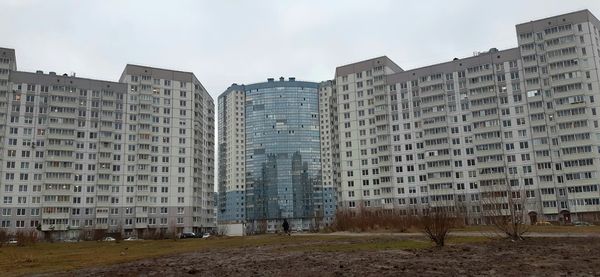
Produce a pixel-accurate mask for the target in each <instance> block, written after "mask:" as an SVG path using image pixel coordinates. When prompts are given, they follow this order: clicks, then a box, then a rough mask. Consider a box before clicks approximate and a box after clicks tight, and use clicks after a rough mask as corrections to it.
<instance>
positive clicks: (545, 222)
mask: <svg viewBox="0 0 600 277" xmlns="http://www.w3.org/2000/svg"><path fill="white" fill-rule="evenodd" d="M535 225H536V226H551V225H552V223H550V222H548V221H538V222H536V223H535Z"/></svg>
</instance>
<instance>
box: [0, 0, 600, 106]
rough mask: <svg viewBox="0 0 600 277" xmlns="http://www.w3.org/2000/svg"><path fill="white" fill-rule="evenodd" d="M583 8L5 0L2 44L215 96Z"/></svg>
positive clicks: (427, 59)
mask: <svg viewBox="0 0 600 277" xmlns="http://www.w3.org/2000/svg"><path fill="white" fill-rule="evenodd" d="M488 3H490V4H488ZM491 3H494V4H493V5H492V4H491ZM586 8H587V9H589V10H590V11H591V12H592V13H595V14H596V15H597V16H599V17H600V1H597V0H596V1H592V0H590V1H583V0H568V1H567V0H536V1H525V0H502V1H494V2H491V1H466V0H453V1H446V0H439V1H430V0H420V1H411V2H408V1H392V0H390V1H377V0H370V1H366V0H365V1H354V0H344V1H341V0H340V1H324V0H321V1H260V0H259V1H148V0H144V1H141V0H140V1H121V0H115V1H112V0H111V1H61V0H57V1H33V0H0V46H2V47H9V48H15V49H16V51H17V66H18V69H19V70H23V71H35V70H38V69H40V70H44V71H56V72H57V73H70V72H76V73H77V76H81V77H89V78H98V79H105V80H115V81H116V80H117V79H118V77H119V76H120V74H121V72H122V70H123V68H124V66H125V64H127V63H135V64H142V65H150V66H156V67H164V68H169V69H177V70H184V71H192V72H194V73H195V74H196V76H197V77H198V79H200V81H201V82H202V83H203V84H204V86H205V87H206V88H207V89H208V90H209V92H210V93H211V94H212V95H213V97H214V98H215V99H216V97H217V96H218V95H219V94H220V93H221V92H223V91H224V90H225V89H226V88H227V87H228V86H229V85H230V84H231V83H254V82H261V81H264V80H266V78H268V77H279V76H285V77H289V76H295V77H297V78H298V79H301V80H308V81H321V80H326V79H330V78H332V77H333V74H334V70H335V67H336V66H339V65H344V64H348V63H352V62H355V61H360V60H363V59H368V58H372V57H375V56H380V55H387V56H388V57H390V58H391V59H392V60H394V61H395V62H396V63H398V65H400V66H401V67H402V68H404V69H411V68H415V67H420V66H425V65H429V64H432V63H438V62H444V61H448V60H451V59H452V58H454V57H466V56H470V55H472V53H473V51H484V50H488V49H489V48H491V47H496V48H499V49H504V48H510V47H514V46H516V36H515V27H514V26H515V25H516V24H518V23H522V22H526V21H530V20H534V19H539V18H543V17H548V16H552V15H557V14H561V13H566V12H571V11H575V10H580V9H586Z"/></svg>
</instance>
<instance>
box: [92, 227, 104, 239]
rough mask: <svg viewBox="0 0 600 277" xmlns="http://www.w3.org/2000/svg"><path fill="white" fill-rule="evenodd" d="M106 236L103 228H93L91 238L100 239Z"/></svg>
mask: <svg viewBox="0 0 600 277" xmlns="http://www.w3.org/2000/svg"><path fill="white" fill-rule="evenodd" d="M105 236H106V230H105V229H94V231H93V235H92V239H93V240H95V241H101V240H103V239H104V237H105Z"/></svg>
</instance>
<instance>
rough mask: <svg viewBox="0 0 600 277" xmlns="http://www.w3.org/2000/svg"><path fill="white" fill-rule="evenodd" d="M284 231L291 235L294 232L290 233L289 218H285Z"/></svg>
mask: <svg viewBox="0 0 600 277" xmlns="http://www.w3.org/2000/svg"><path fill="white" fill-rule="evenodd" d="M282 226H283V232H284V234H287V235H288V236H291V235H292V234H291V233H290V224H289V223H288V222H287V219H283V224H282Z"/></svg>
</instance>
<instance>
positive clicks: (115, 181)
mask: <svg viewBox="0 0 600 277" xmlns="http://www.w3.org/2000/svg"><path fill="white" fill-rule="evenodd" d="M5 94H6V95H5V98H6V99H7V104H6V105H3V106H2V115H3V117H2V118H3V120H5V121H4V122H3V124H2V127H3V129H2V130H4V132H3V136H4V141H3V145H4V148H3V149H2V155H1V156H2V157H3V161H2V169H1V174H0V175H1V178H0V195H1V196H2V197H0V198H1V199H2V202H1V203H0V210H1V212H2V214H0V224H1V225H0V228H5V229H6V230H8V231H9V232H14V231H18V230H27V229H37V230H40V231H42V232H43V233H44V235H45V236H46V237H53V238H70V237H75V236H78V235H79V234H80V232H81V231H88V232H92V231H93V230H95V229H103V230H106V231H107V232H123V233H125V234H132V235H138V236H142V235H144V234H148V233H153V232H160V231H163V232H167V231H174V232H181V231H198V232H200V231H208V230H212V229H213V228H214V227H215V215H214V212H213V205H214V203H213V202H214V199H213V193H214V192H213V191H214V184H213V179H214V173H213V171H214V166H213V161H214V160H213V159H214V158H213V156H214V103H213V100H212V98H211V97H210V95H209V94H208V93H207V92H206V90H205V89H204V88H203V87H202V85H201V84H200V82H199V81H198V80H197V79H196V77H195V76H194V75H193V74H192V73H189V72H179V71H171V70H164V69H157V68H151V67H144V66H135V65H127V66H126V68H125V70H124V72H123V74H122V76H121V79H120V82H118V83H117V82H109V81H99V80H90V79H84V78H77V77H74V76H68V75H66V74H65V75H62V76H61V75H56V74H55V73H53V72H50V73H49V74H44V73H43V72H41V71H38V72H37V73H28V72H18V71H11V72H10V78H9V90H8V91H7V92H6V93H5Z"/></svg>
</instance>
